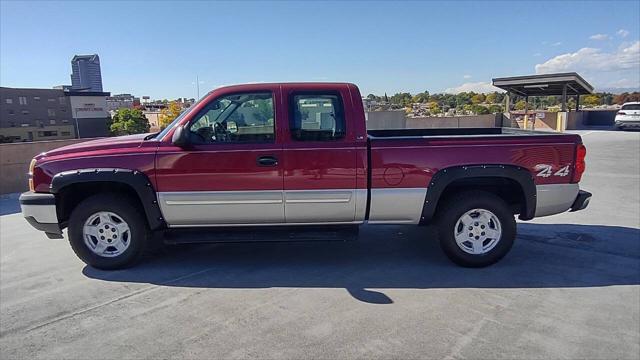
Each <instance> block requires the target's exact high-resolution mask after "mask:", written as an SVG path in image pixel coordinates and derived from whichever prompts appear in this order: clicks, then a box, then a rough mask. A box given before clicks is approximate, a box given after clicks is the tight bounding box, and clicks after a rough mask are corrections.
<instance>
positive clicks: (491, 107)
mask: <svg viewBox="0 0 640 360" xmlns="http://www.w3.org/2000/svg"><path fill="white" fill-rule="evenodd" d="M489 112H490V113H492V114H497V113H501V112H503V109H502V105H498V104H491V105H489Z"/></svg>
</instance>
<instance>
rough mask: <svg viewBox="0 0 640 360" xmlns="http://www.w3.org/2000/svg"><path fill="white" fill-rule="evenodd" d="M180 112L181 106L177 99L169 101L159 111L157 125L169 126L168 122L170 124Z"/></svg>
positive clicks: (162, 127)
mask: <svg viewBox="0 0 640 360" xmlns="http://www.w3.org/2000/svg"><path fill="white" fill-rule="evenodd" d="M181 112H182V107H181V106H180V104H179V103H178V102H177V101H172V102H170V103H169V104H168V105H167V107H165V108H164V109H162V111H161V112H160V119H159V120H158V122H159V124H158V126H160V129H164V128H166V127H167V126H169V124H171V122H172V121H173V120H174V119H175V118H177V117H178V115H180V113H181Z"/></svg>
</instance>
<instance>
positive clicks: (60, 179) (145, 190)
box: [50, 168, 166, 230]
mask: <svg viewBox="0 0 640 360" xmlns="http://www.w3.org/2000/svg"><path fill="white" fill-rule="evenodd" d="M88 182H115V183H121V184H125V185H128V186H130V187H131V188H133V190H134V191H135V192H136V193H137V194H138V197H139V198H140V202H141V203H142V206H143V208H144V212H145V215H146V217H147V221H148V222H149V227H150V228H151V230H156V229H160V228H162V227H165V226H166V224H165V222H164V219H163V217H162V212H161V211H160V206H159V205H158V199H157V197H156V191H155V189H154V188H153V185H152V184H151V181H150V180H149V178H148V177H147V175H146V174H144V173H143V172H141V171H138V170H131V169H116V168H94V169H79V170H70V171H63V172H60V173H58V174H56V175H55V176H54V177H53V178H52V180H51V185H50V191H51V193H53V194H58V193H60V191H62V190H63V189H64V188H65V187H67V186H69V185H72V184H78V183H88Z"/></svg>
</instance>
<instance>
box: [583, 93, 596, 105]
mask: <svg viewBox="0 0 640 360" xmlns="http://www.w3.org/2000/svg"><path fill="white" fill-rule="evenodd" d="M581 100H582V104H583V105H585V106H588V107H594V106H598V105H600V97H599V96H598V95H596V94H592V95H586V96H583V97H582V99H581Z"/></svg>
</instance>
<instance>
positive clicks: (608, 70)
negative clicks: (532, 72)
mask: <svg viewBox="0 0 640 360" xmlns="http://www.w3.org/2000/svg"><path fill="white" fill-rule="evenodd" d="M625 46H626V47H625ZM535 69H536V73H537V74H548V73H556V72H571V71H575V72H577V73H579V74H581V75H583V76H584V77H585V78H587V80H589V81H593V85H595V86H600V87H609V86H613V85H615V84H616V83H617V82H620V81H621V80H622V79H626V80H627V81H625V82H626V83H631V84H636V85H635V86H638V83H639V78H640V41H636V42H635V43H633V44H628V43H627V44H626V45H624V46H620V47H619V48H618V49H617V50H615V51H614V52H603V51H602V50H601V49H596V48H588V47H586V48H582V49H580V50H578V51H576V52H573V53H567V54H562V55H558V56H556V57H553V58H551V59H549V60H547V61H546V62H544V63H542V64H537V65H536V67H535Z"/></svg>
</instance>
